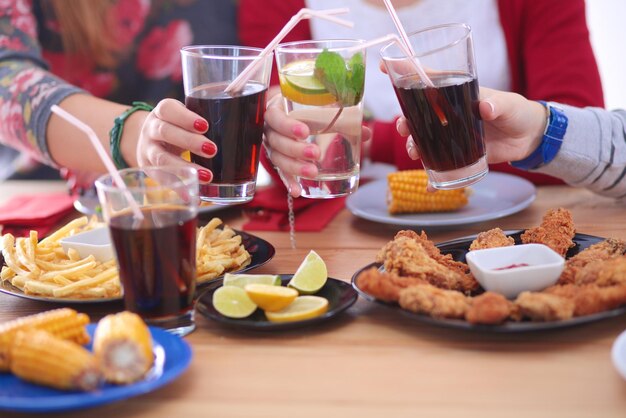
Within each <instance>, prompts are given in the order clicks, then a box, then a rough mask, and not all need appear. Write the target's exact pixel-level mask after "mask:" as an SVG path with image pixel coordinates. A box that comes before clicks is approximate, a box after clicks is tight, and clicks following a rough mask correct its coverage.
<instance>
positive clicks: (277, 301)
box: [245, 284, 298, 312]
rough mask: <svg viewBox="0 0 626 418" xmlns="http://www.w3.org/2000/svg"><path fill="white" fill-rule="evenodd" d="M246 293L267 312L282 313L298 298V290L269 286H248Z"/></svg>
mask: <svg viewBox="0 0 626 418" xmlns="http://www.w3.org/2000/svg"><path fill="white" fill-rule="evenodd" d="M245 291H246V293H247V294H248V296H249V297H250V299H252V301H253V302H254V303H256V305H257V306H258V307H259V308H261V309H263V310H264V311H266V312H267V311H269V312H274V311H280V310H281V309H283V308H286V307H287V306H289V304H291V302H293V301H294V300H295V299H296V298H297V297H298V291H297V290H296V289H292V288H290V287H283V286H272V285H267V284H248V285H246V287H245Z"/></svg>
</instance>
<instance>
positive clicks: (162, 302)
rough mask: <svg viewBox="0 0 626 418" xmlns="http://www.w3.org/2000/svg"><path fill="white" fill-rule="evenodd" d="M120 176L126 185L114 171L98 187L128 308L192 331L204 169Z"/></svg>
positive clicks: (142, 171) (134, 172) (176, 328)
mask: <svg viewBox="0 0 626 418" xmlns="http://www.w3.org/2000/svg"><path fill="white" fill-rule="evenodd" d="M119 174H120V177H121V179H122V181H123V183H124V185H125V186H126V189H125V188H123V187H120V185H119V184H118V183H116V182H115V181H114V179H113V178H112V177H111V175H105V176H102V177H100V178H99V179H98V180H97V181H96V188H97V190H98V198H99V201H100V205H101V206H102V214H103V215H104V219H105V221H106V222H107V224H108V225H109V231H110V234H111V241H112V242H113V247H114V249H115V254H116V258H117V265H118V268H119V276H120V282H121V284H122V288H123V292H124V304H125V307H126V309H127V310H129V311H132V312H135V313H137V314H139V315H140V316H141V317H142V318H143V319H144V320H145V321H146V322H147V323H148V324H151V325H157V326H160V327H163V328H165V329H167V330H169V331H170V332H172V333H174V334H177V335H181V336H182V335H186V334H188V333H189V332H191V331H193V329H194V328H195V323H194V311H193V294H194V291H195V287H196V230H197V224H198V203H199V197H198V173H197V171H196V170H195V169H194V168H189V167H167V166H163V167H144V168H130V169H126V170H121V171H119ZM129 199H132V200H133V201H134V202H135V203H134V208H135V210H133V208H132V207H131V204H130V202H129ZM137 213H140V214H141V216H138V215H137Z"/></svg>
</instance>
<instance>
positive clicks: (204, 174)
mask: <svg viewBox="0 0 626 418" xmlns="http://www.w3.org/2000/svg"><path fill="white" fill-rule="evenodd" d="M198 178H199V179H200V181H202V182H205V183H208V182H210V181H211V179H212V178H213V174H211V172H210V171H209V170H198Z"/></svg>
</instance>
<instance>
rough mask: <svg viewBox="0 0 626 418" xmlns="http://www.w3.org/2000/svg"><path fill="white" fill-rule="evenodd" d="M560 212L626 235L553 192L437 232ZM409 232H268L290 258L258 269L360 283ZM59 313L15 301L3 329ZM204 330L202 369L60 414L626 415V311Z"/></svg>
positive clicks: (594, 202) (389, 313)
mask: <svg viewBox="0 0 626 418" xmlns="http://www.w3.org/2000/svg"><path fill="white" fill-rule="evenodd" d="M26 184H28V185H27V186H23V185H21V184H15V183H4V184H0V203H1V201H2V200H5V199H7V198H8V197H9V196H10V195H11V194H12V193H16V192H18V191H19V192H23V191H25V190H35V189H37V190H42V188H41V185H35V186H30V183H26ZM57 186H58V185H56V186H54V187H57ZM37 187H38V188H37ZM59 187H61V186H59ZM43 189H49V186H44V187H43ZM557 206H563V207H566V208H568V209H569V210H571V211H572V213H573V215H574V220H575V222H576V226H577V230H578V231H580V232H584V233H588V234H594V235H599V236H607V237H608V236H613V237H619V238H626V210H625V209H626V207H625V205H624V204H620V203H617V202H614V201H612V200H610V199H605V198H601V197H597V196H595V195H593V194H592V193H590V192H588V191H586V190H579V189H572V188H569V187H564V186H563V187H561V186H558V187H542V188H540V189H539V191H538V197H537V200H536V201H535V202H534V203H533V204H532V205H531V206H530V207H529V208H528V209H526V210H524V211H523V212H521V213H518V214H516V215H513V216H509V217H507V218H504V219H498V220H495V221H492V222H485V223H482V224H475V225H468V226H462V227H456V228H454V229H449V230H432V231H428V232H429V236H430V237H431V239H433V240H434V241H435V242H441V241H444V240H448V239H452V238H455V237H459V236H464V235H469V234H474V233H477V232H480V231H483V230H487V229H490V228H493V227H496V226H499V227H501V228H502V229H521V228H526V227H529V226H533V225H536V224H538V223H539V221H540V220H541V217H542V216H543V214H544V212H545V211H546V210H547V209H549V208H553V207H557ZM219 216H221V217H222V218H223V219H224V220H226V221H227V222H228V223H229V224H231V225H233V226H234V227H240V226H241V224H242V223H243V218H242V217H241V216H240V214H239V213H238V211H232V212H228V211H223V212H220V213H219ZM396 230H397V228H395V227H390V226H385V225H380V224H376V223H371V222H368V221H364V220H360V219H357V218H355V217H353V216H352V215H351V214H350V213H349V212H348V211H343V212H342V213H341V214H340V215H339V216H338V217H337V218H336V219H334V220H333V221H332V223H331V224H330V225H329V226H328V227H327V228H326V229H325V230H324V231H323V232H320V233H299V234H298V236H297V240H298V247H299V248H298V249H297V250H292V249H291V248H290V246H289V237H288V235H287V234H286V233H278V232H270V233H258V235H259V236H260V237H262V238H264V239H266V240H268V241H270V242H271V243H272V244H273V245H274V246H275V247H276V250H277V251H276V256H275V258H274V259H273V260H272V261H271V262H270V263H268V264H267V265H266V266H264V267H261V268H259V269H258V270H256V271H255V272H258V273H261V272H264V273H290V272H294V271H295V269H296V267H297V266H298V264H299V263H300V261H301V260H302V258H303V257H304V256H305V255H306V253H307V252H308V251H309V250H310V249H315V251H317V252H318V253H319V254H320V255H321V256H322V257H323V258H324V260H325V261H326V263H327V266H328V271H329V275H331V276H332V277H335V278H339V279H343V280H346V281H348V280H350V278H351V276H352V274H353V273H354V272H355V271H356V270H357V269H359V268H360V267H362V266H364V265H366V264H368V263H370V262H371V261H373V258H374V256H375V254H376V252H377V251H378V249H379V248H380V247H381V246H382V245H383V244H384V243H385V242H387V241H388V240H389V239H391V238H392V237H393V235H394V233H395V232H396ZM53 306H56V305H50V304H46V303H35V302H32V301H29V300H25V299H21V298H17V297H13V296H8V295H4V294H2V295H0V320H8V319H12V318H15V317H17V316H20V315H25V314H30V313H34V312H38V311H41V310H44V309H48V308H52V307H53ZM106 309H108V310H112V309H114V308H110V307H109V308H106ZM106 309H105V308H103V307H101V306H98V305H93V306H91V307H89V308H88V309H87V311H88V312H89V313H91V314H93V315H94V317H97V316H99V315H102V314H104V313H107V312H106ZM197 322H198V329H197V330H196V331H195V332H194V333H193V334H191V335H190V336H189V337H187V341H188V342H189V343H190V344H191V346H192V348H193V352H194V357H193V361H192V364H191V367H190V368H189V370H188V371H187V372H185V373H184V374H183V375H182V376H181V377H180V378H179V379H178V380H176V381H175V382H173V383H171V384H170V385H168V386H166V387H164V388H161V389H159V390H157V391H155V392H152V393H150V394H147V395H143V396H139V397H136V398H132V399H129V400H126V401H122V402H119V403H115V404H111V405H107V406H103V407H98V408H94V409H91V410H88V411H78V412H75V413H68V414H62V415H61V414H59V415H58V416H64V417H79V416H87V414H88V416H90V417H92V418H98V417H111V416H115V417H116V418H125V417H195V416H197V417H269V416H272V417H273V416H277V417H278V416H280V417H283V416H284V417H351V416H357V417H378V418H379V417H416V416H423V417H443V416H445V417H447V416H461V415H463V416H466V417H474V416H476V417H481V418H485V417H505V416H506V417H508V416H524V417H537V416H549V417H553V418H557V417H567V418H571V417H605V418H607V417H624V416H626V381H624V380H623V379H622V378H621V377H620V376H619V375H618V373H617V372H616V371H615V369H614V367H613V365H612V363H611V358H610V349H611V345H612V343H613V341H614V340H615V338H616V337H617V336H618V335H619V333H620V332H622V331H623V330H624V329H626V316H622V317H617V318H613V319H607V320H603V321H601V322H597V323H593V324H588V325H584V326H579V327H575V328H570V329H561V330H554V331H548V332H537V333H524V334H508V335H493V334H478V333H473V332H467V331H461V330H453V329H444V328H439V327H435V326H431V325H426V324H422V323H418V322H416V321H414V320H411V319H408V318H407V317H405V316H403V315H399V314H398V313H397V312H395V311H393V310H391V309H389V308H386V307H384V306H378V305H376V304H373V303H370V302H367V301H365V300H359V301H357V303H356V304H355V305H354V306H353V307H352V308H350V309H349V310H348V311H347V313H346V314H344V315H343V316H342V317H340V318H337V319H336V320H335V321H331V322H329V323H326V324H323V325H321V326H318V327H314V328H310V329H306V330H299V331H292V332H284V333H276V334H268V333H245V332H235V331H233V330H229V329H224V328H221V327H219V326H217V325H216V324H215V323H212V322H210V321H209V320H206V319H204V318H203V317H199V318H198V321H197ZM0 416H1V417H11V416H23V415H13V414H10V413H7V412H2V413H0ZM52 416H55V415H52Z"/></svg>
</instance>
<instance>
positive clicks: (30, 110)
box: [0, 0, 83, 166]
mask: <svg viewBox="0 0 626 418" xmlns="http://www.w3.org/2000/svg"><path fill="white" fill-rule="evenodd" d="M47 69H48V66H47V64H46V62H45V61H44V60H43V58H42V56H41V47H40V45H39V42H38V40H37V24H36V19H35V15H34V13H33V10H32V1H30V0H0V143H3V144H6V145H8V146H10V147H12V148H15V149H18V150H20V151H23V152H27V153H28V154H29V155H30V156H32V157H33V158H35V159H37V160H40V161H42V162H44V163H46V164H48V165H52V166H56V164H55V163H54V161H53V160H52V158H51V157H50V154H49V152H48V146H47V142H46V126H47V124H48V120H49V119H50V114H51V111H50V107H51V106H52V105H53V104H56V103H59V102H60V101H61V100H63V99H64V98H65V97H67V96H69V95H70V94H74V93H78V92H83V90H81V89H79V88H77V87H75V86H72V85H70V84H68V83H66V82H65V81H63V80H62V79H60V78H58V77H56V76H54V75H53V74H51V73H50V72H48V71H47Z"/></svg>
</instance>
